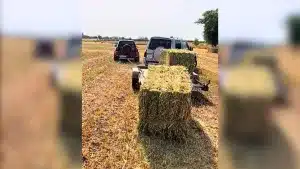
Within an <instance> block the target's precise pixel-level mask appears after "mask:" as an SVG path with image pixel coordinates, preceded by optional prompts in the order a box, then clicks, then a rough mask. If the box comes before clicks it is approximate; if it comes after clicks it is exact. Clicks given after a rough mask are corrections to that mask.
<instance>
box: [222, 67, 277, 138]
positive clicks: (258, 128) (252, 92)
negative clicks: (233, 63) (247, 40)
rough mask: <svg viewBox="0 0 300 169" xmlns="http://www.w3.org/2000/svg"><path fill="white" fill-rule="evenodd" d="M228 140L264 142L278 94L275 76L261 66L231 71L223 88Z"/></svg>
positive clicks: (225, 130)
mask: <svg viewBox="0 0 300 169" xmlns="http://www.w3.org/2000/svg"><path fill="white" fill-rule="evenodd" d="M222 94H223V95H222V104H223V105H222V109H223V113H224V114H223V116H224V120H223V127H222V129H223V130H224V134H225V137H227V138H229V139H232V140H236V141H247V142H250V143H264V142H265V141H266V140H267V139H266V138H267V137H268V131H269V129H270V121H269V120H268V118H266V116H267V115H268V114H267V112H268V111H269V106H270V104H271V103H272V100H273V98H274V97H275V95H276V87H275V84H274V78H273V74H272V73H271V72H270V70H269V69H267V68H265V67H262V66H260V67H258V66H250V65H249V66H242V67H235V68H231V69H230V70H228V72H227V75H226V79H225V82H224V86H223V88H222Z"/></svg>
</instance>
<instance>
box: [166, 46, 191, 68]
mask: <svg viewBox="0 0 300 169" xmlns="http://www.w3.org/2000/svg"><path fill="white" fill-rule="evenodd" d="M195 57H196V53H195V52H192V51H189V50H185V49H164V50H163V52H162V54H161V56H160V63H162V64H165V65H169V66H173V65H182V66H185V67H186V68H187V70H188V72H189V73H192V72H193V70H194V68H195Z"/></svg>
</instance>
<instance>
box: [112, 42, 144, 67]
mask: <svg viewBox="0 0 300 169" xmlns="http://www.w3.org/2000/svg"><path fill="white" fill-rule="evenodd" d="M115 47H116V49H115V51H114V61H119V60H128V59H129V60H134V62H139V61H140V56H139V51H138V49H137V46H136V44H135V42H134V41H133V40H120V41H118V43H117V44H116V45H115Z"/></svg>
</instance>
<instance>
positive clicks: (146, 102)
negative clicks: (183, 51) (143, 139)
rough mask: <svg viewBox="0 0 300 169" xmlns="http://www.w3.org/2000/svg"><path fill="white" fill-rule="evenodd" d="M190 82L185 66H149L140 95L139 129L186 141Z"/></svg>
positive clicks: (189, 112) (189, 109)
mask: <svg viewBox="0 0 300 169" xmlns="http://www.w3.org/2000/svg"><path fill="white" fill-rule="evenodd" d="M190 99H191V82H190V78H189V74H188V72H187V70H186V68H185V67H184V66H165V65H158V66H149V70H148V76H147V77H146V79H145V82H144V83H143V84H142V86H141V92H140V95H139V118H140V121H139V129H140V131H142V132H144V133H146V134H149V135H158V136H161V137H163V138H164V139H174V140H184V139H185V138H186V137H187V132H188V131H187V130H188V125H189V121H190V119H191V100H190Z"/></svg>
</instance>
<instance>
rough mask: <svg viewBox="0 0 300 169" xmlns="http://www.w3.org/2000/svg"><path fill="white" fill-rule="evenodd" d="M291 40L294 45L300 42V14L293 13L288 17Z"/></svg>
mask: <svg viewBox="0 0 300 169" xmlns="http://www.w3.org/2000/svg"><path fill="white" fill-rule="evenodd" d="M288 32H289V41H290V43H291V44H292V45H299V44H300V16H299V15H291V16H289V18H288Z"/></svg>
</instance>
